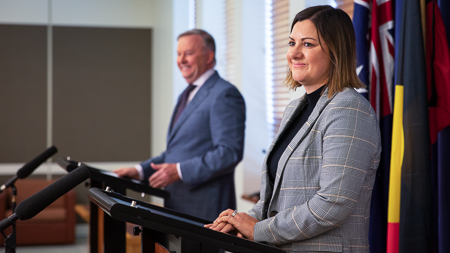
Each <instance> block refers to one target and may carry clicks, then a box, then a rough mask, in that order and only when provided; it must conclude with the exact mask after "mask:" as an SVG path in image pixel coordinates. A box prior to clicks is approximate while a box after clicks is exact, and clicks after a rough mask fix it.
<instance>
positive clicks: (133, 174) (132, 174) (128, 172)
mask: <svg viewBox="0 0 450 253" xmlns="http://www.w3.org/2000/svg"><path fill="white" fill-rule="evenodd" d="M113 172H114V173H116V174H117V175H118V176H119V177H129V178H133V179H137V180H139V172H138V171H137V169H136V168H134V167H130V168H120V169H117V170H115V171H113Z"/></svg>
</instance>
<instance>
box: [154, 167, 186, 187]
mask: <svg viewBox="0 0 450 253" xmlns="http://www.w3.org/2000/svg"><path fill="white" fill-rule="evenodd" d="M150 166H151V167H152V168H153V169H154V170H156V172H155V173H153V175H152V176H151V177H150V178H149V179H148V182H149V183H150V186H151V187H153V188H162V187H165V186H166V185H169V184H171V183H173V182H175V181H178V180H180V176H179V175H178V171H177V165H176V164H175V163H161V164H154V163H152V164H150Z"/></svg>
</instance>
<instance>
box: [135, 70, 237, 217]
mask: <svg viewBox="0 0 450 253" xmlns="http://www.w3.org/2000/svg"><path fill="white" fill-rule="evenodd" d="M180 97H181V96H180ZM180 97H179V98H178V103H179V102H180ZM178 103H177V107H178ZM174 114H175V113H174ZM172 120H173V116H172ZM170 125H172V122H171V124H170ZM244 130H245V103H244V99H243V98H242V96H241V94H240V93H239V91H238V90H237V89H236V87H235V86H233V85H232V84H230V83H229V82H227V81H225V80H223V79H222V78H220V76H219V74H218V73H217V72H216V73H215V74H213V75H212V76H211V77H210V78H209V79H208V80H207V81H206V82H205V83H204V84H203V85H202V87H200V89H199V90H198V92H197V94H196V95H195V96H194V98H193V99H192V101H191V102H190V103H189V104H188V105H187V106H186V108H185V110H184V111H183V113H182V114H181V115H180V117H179V119H178V120H177V122H176V123H175V125H174V126H173V128H172V129H170V127H169V132H168V135H167V149H166V151H165V152H163V153H162V154H161V155H160V156H157V157H154V158H151V159H149V160H147V161H144V162H142V163H141V166H142V168H143V170H144V178H145V179H146V180H147V179H148V178H149V177H150V175H151V174H152V173H153V172H154V170H153V169H152V168H151V167H150V163H156V164H159V163H180V167H181V173H182V175H183V180H182V181H177V182H175V183H173V184H171V185H168V186H166V187H165V190H167V191H169V192H170V193H171V197H170V199H168V200H166V201H165V207H167V208H170V209H173V210H176V211H179V212H183V213H186V214H189V215H193V216H196V217H200V218H203V219H207V220H210V221H212V220H214V219H215V218H217V216H218V215H219V213H220V212H221V211H223V210H225V209H227V208H232V209H234V208H235V207H236V197H235V191H234V169H235V167H236V165H237V164H238V163H239V162H240V161H241V159H242V155H243V149H244Z"/></svg>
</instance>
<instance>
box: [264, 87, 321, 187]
mask: <svg viewBox="0 0 450 253" xmlns="http://www.w3.org/2000/svg"><path fill="white" fill-rule="evenodd" d="M325 86H326V85H324V86H322V87H320V88H319V89H317V90H315V91H314V92H312V93H310V94H306V98H307V103H306V105H305V107H304V108H303V110H301V111H300V113H299V114H298V115H297V116H296V117H295V119H293V121H292V123H291V124H290V125H289V126H288V127H287V129H286V130H284V133H283V134H282V135H281V136H280V137H279V139H278V141H277V143H276V144H275V146H274V147H273V150H272V152H271V153H270V155H269V158H268V159H267V165H268V166H269V168H268V170H269V179H270V182H271V183H272V184H273V183H274V182H275V175H276V173H277V168H278V161H279V160H280V158H281V155H282V154H283V152H284V150H286V147H287V146H288V145H289V143H290V142H291V140H292V139H293V138H294V136H295V135H296V134H297V133H298V131H300V128H302V126H303V124H305V122H306V121H307V120H308V117H309V115H311V113H312V111H313V110H314V107H315V106H316V104H317V101H319V98H320V95H321V94H322V91H323V90H324V88H325Z"/></svg>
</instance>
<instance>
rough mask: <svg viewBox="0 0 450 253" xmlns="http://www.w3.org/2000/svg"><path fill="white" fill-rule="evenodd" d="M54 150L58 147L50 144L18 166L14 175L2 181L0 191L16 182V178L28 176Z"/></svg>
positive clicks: (52, 153)
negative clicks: (4, 181) (34, 156)
mask: <svg viewBox="0 0 450 253" xmlns="http://www.w3.org/2000/svg"><path fill="white" fill-rule="evenodd" d="M56 152H58V149H56V147H55V146H51V147H50V148H48V149H47V150H45V151H44V152H43V153H42V154H40V155H39V156H37V157H36V158H34V159H33V160H31V161H30V162H28V163H26V164H25V165H24V166H23V167H22V168H20V169H19V170H18V171H17V173H16V175H15V176H14V177H12V178H10V179H9V180H8V181H6V183H4V184H3V185H2V186H0V193H2V192H3V191H4V190H5V189H6V188H8V187H10V186H11V185H13V184H14V182H16V180H17V179H19V178H20V179H23V178H26V177H28V176H29V175H30V174H31V173H32V172H33V171H34V170H35V169H36V168H37V167H39V165H41V164H42V163H43V162H45V161H46V160H47V159H48V158H50V157H51V156H52V155H54V154H55V153H56Z"/></svg>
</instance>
